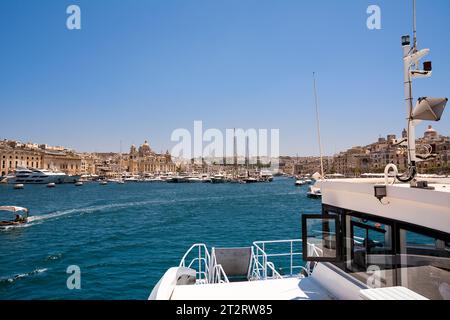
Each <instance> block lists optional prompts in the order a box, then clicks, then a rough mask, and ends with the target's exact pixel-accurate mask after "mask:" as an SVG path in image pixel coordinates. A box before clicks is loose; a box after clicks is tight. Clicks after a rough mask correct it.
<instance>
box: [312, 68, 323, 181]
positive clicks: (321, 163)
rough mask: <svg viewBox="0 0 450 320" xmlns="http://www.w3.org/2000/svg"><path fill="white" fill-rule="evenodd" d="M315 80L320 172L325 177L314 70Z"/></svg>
mask: <svg viewBox="0 0 450 320" xmlns="http://www.w3.org/2000/svg"><path fill="white" fill-rule="evenodd" d="M313 80H314V101H315V104H316V121H317V138H318V140H319V154H320V174H321V175H322V178H323V177H324V172H323V154H322V141H321V139H320V119H319V102H318V98H317V88H316V73H315V72H313Z"/></svg>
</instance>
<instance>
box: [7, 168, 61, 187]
mask: <svg viewBox="0 0 450 320" xmlns="http://www.w3.org/2000/svg"><path fill="white" fill-rule="evenodd" d="M67 179H68V176H67V175H66V174H65V173H63V172H58V171H50V170H46V169H27V168H17V169H16V170H15V171H14V173H12V174H9V175H7V176H6V181H7V183H9V184H18V183H22V184H49V183H64V182H66V181H67Z"/></svg>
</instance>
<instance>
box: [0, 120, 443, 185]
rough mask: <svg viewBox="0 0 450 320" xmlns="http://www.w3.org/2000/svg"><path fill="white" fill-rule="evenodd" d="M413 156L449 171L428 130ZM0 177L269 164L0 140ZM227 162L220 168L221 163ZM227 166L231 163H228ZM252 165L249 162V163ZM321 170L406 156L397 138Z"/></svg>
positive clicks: (288, 168)
mask: <svg viewBox="0 0 450 320" xmlns="http://www.w3.org/2000/svg"><path fill="white" fill-rule="evenodd" d="M405 136H406V131H405V130H404V131H403V132H402V137H405ZM417 149H418V150H417V152H418V153H421V152H423V150H426V151H427V152H429V153H431V154H433V155H434V156H433V157H432V158H431V159H430V160H428V161H425V162H419V163H418V170H419V172H420V173H436V174H449V173H450V137H448V136H442V135H440V134H439V133H438V132H437V131H436V130H435V129H433V128H432V127H431V126H429V127H428V129H427V130H426V131H425V132H424V135H423V137H421V138H418V139H417ZM0 160H1V176H6V175H8V174H9V173H12V172H13V171H14V170H15V169H16V168H30V169H33V168H35V169H49V170H57V171H62V172H64V173H66V174H68V175H98V176H103V177H108V178H113V177H119V176H121V175H122V174H123V173H124V172H127V173H129V174H133V175H154V174H163V173H175V172H187V173H193V172H195V173H218V172H231V171H236V170H238V171H242V170H247V171H248V170H252V171H256V170H262V169H264V168H267V169H269V167H270V166H271V164H270V162H267V159H266V161H265V162H264V163H265V164H262V163H261V162H260V161H259V159H257V160H256V161H249V159H245V161H244V162H243V163H242V162H239V164H237V161H236V159H235V161H234V162H233V161H204V159H201V161H194V160H192V161H188V162H185V161H184V162H183V161H179V160H177V159H173V158H172V156H171V154H170V153H169V151H166V152H165V153H156V152H155V151H153V150H152V149H151V147H150V145H149V143H148V141H145V142H144V143H143V144H142V145H140V146H139V147H136V146H135V145H132V146H131V147H130V150H129V152H128V153H115V152H108V153H100V152H94V153H86V152H76V151H75V150H70V149H67V148H65V147H59V146H58V147H53V146H49V145H46V144H36V143H30V142H29V143H22V142H19V141H14V140H6V139H5V140H2V141H0ZM273 160H274V161H273V162H272V164H273V163H275V162H278V163H277V164H278V166H277V171H278V172H275V173H280V174H288V175H304V174H313V173H315V172H319V171H320V158H319V157H313V156H311V157H292V156H281V157H280V158H279V159H273ZM224 162H226V163H227V164H226V165H224V164H223V163H224ZM228 163H231V164H228ZM250 163H252V164H250ZM323 163H324V171H325V173H327V174H336V173H339V174H343V175H345V176H359V175H361V174H363V173H369V172H370V173H381V172H383V171H384V168H385V166H386V165H387V164H389V163H393V164H395V165H396V166H397V167H398V169H399V170H400V171H402V170H404V169H406V166H407V156H406V153H405V151H404V150H402V149H401V148H400V147H399V146H398V145H397V138H396V135H394V134H390V135H388V136H387V137H386V138H379V139H378V141H376V142H374V143H371V144H369V145H366V146H355V147H352V148H350V149H348V150H346V151H343V152H340V153H338V154H336V155H334V156H324V157H323Z"/></svg>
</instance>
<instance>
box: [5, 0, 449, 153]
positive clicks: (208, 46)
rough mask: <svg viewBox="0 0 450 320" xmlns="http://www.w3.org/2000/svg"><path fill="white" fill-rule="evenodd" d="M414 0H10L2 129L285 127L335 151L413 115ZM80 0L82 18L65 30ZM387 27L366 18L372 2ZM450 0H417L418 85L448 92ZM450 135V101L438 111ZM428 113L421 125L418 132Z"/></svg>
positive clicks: (125, 136) (110, 146) (123, 134)
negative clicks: (410, 41) (409, 83)
mask: <svg viewBox="0 0 450 320" xmlns="http://www.w3.org/2000/svg"><path fill="white" fill-rule="evenodd" d="M411 2H412V1H410V0H385V1H384V0H383V1H382V0H373V1H365V0H352V1H348V0H345V1H331V0H330V1H323V0H320V1H300V0H147V1H144V0H132V1H119V0H85V1H76V0H72V1H66V0H46V1H44V0H43V1H31V0H29V1H23V0H3V1H1V3H0V39H1V40H0V41H1V51H0V52H1V54H0V117H1V122H0V138H2V139H3V138H9V139H18V140H22V141H34V142H39V143H48V144H52V145H66V146H68V147H72V148H75V149H77V150H80V151H109V150H111V151H118V150H119V146H120V140H122V145H123V151H125V150H127V149H128V147H129V145H130V144H131V143H135V144H140V143H142V142H143V140H145V139H149V141H150V145H151V146H152V148H154V149H155V150H157V151H160V150H162V149H164V150H165V149H170V148H171V147H172V146H173V143H171V142H170V134H171V132H172V130H174V129H176V128H187V129H192V127H193V121H194V120H203V122H204V126H205V127H207V128H219V129H225V128H233V127H240V128H268V129H270V128H279V129H280V140H281V153H282V154H291V155H295V154H296V153H298V154H300V155H309V154H317V153H318V150H317V149H318V148H317V145H316V127H315V116H314V99H313V90H312V72H313V71H316V72H317V75H318V79H317V80H318V90H319V96H320V111H321V120H322V132H323V137H322V139H323V142H324V150H325V153H327V154H332V153H334V152H336V151H340V150H343V149H345V148H348V147H351V146H352V145H362V144H368V143H371V142H372V141H374V140H375V139H377V138H378V136H379V135H383V136H384V135H386V134H388V133H396V134H399V133H400V132H401V130H402V128H403V127H404V118H405V107H404V103H403V85H402V82H403V79H402V60H401V55H402V51H401V43H400V37H401V36H402V35H403V34H406V33H410V32H411V24H412V23H411V20H412V19H411ZM70 4H77V5H79V6H80V7H81V11H82V30H79V31H69V30H67V29H66V18H67V14H66V12H65V11H66V8H67V6H68V5H70ZM370 4H377V5H379V6H380V7H381V10H382V30H375V31H370V30H368V29H367V28H366V19H367V16H368V15H367V14H366V8H367V7H368V5H370ZM449 14H450V1H448V0H432V1H426V0H418V28H419V32H418V37H419V46H420V47H429V48H431V55H430V59H431V60H433V66H434V75H433V77H432V78H431V79H426V80H420V81H418V82H417V83H416V87H415V91H414V95H415V97H416V98H417V97H418V96H424V95H428V96H437V97H440V96H450V61H449V57H450V41H449V39H450V16H449ZM433 125H435V127H436V128H437V129H438V130H439V131H440V132H442V133H443V134H446V135H449V134H450V110H447V112H446V113H445V114H444V117H443V119H442V120H441V122H440V123H433ZM424 127H425V124H424V125H422V126H421V127H419V132H420V134H421V133H422V131H423V128H424Z"/></svg>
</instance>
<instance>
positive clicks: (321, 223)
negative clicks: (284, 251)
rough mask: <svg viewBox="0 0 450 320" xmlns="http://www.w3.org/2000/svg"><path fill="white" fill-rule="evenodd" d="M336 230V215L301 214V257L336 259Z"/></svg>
mask: <svg viewBox="0 0 450 320" xmlns="http://www.w3.org/2000/svg"><path fill="white" fill-rule="evenodd" d="M338 231H339V222H338V216H337V215H303V216H302V237H303V259H304V260H306V261H311V260H313V261H330V262H336V261H338V260H339V248H340V245H339V243H340V241H339V239H340V238H339V236H338V235H337V234H338Z"/></svg>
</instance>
